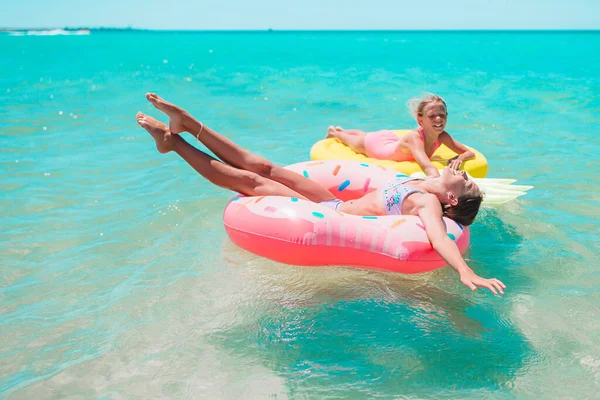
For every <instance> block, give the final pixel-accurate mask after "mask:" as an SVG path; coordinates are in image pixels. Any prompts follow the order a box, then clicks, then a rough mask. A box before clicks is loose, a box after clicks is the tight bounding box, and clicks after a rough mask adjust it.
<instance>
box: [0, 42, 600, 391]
mask: <svg viewBox="0 0 600 400" xmlns="http://www.w3.org/2000/svg"><path fill="white" fill-rule="evenodd" d="M599 45H600V34H598V33H552V32H547V33H499V32H497V33H473V32H471V33H467V32H463V33H458V32H457V33H448V32H446V33H443V32H439V33H433V32H422V33H407V32H379V33H373V32H347V33H315V32H304V33H300V32H289V33H176V32H160V33H158V32H133V33H98V32H92V34H91V35H89V36H51V37H12V36H8V35H0V49H1V50H2V53H3V54H10V57H3V58H2V59H0V104H2V105H3V106H2V107H0V120H1V121H2V123H1V124H0V145H1V146H0V168H1V170H2V172H3V179H2V181H0V190H1V193H2V197H1V200H0V210H1V211H2V215H3V217H2V227H3V229H2V230H1V231H0V240H1V242H0V243H1V244H2V245H1V246H0V255H1V257H2V263H1V267H0V331H1V332H2V335H1V337H2V338H1V339H0V357H1V362H0V397H7V398H15V399H21V398H23V399H31V398H36V399H46V398H48V399H52V398H57V399H62V398H80V397H83V398H93V397H96V398H130V397H138V398H145V397H174V398H202V397H205V398H231V399H233V398H336V397H339V398H349V399H351V398H357V399H358V398H361V399H362V398H368V397H382V398H435V399H440V398H477V399H481V398H494V399H498V398H500V399H502V398H507V399H512V398H534V397H535V398H578V399H579V398H593V397H594V396H595V395H596V393H597V392H598V389H600V346H599V345H598V343H600V323H599V322H598V321H599V320H600V319H599V315H600V295H599V289H598V288H599V287H600V273H599V272H598V271H599V264H600V263H599V261H600V260H599V255H598V251H597V250H596V249H597V248H598V245H599V244H600V243H599V242H600V239H599V238H600V235H599V233H600V229H599V228H600V224H599V223H598V218H599V217H600V206H599V205H598V201H599V200H600V196H599V194H598V193H600V184H599V183H598V182H597V177H598V171H600V169H599V166H600V165H599V162H598V158H597V154H598V152H599V151H600V141H599V139H598V137H599V133H600V132H599V128H598V127H599V126H600V125H599V123H600V118H599V115H600V102H599V98H600V89H599V88H600V82H599V77H600V62H598V61H599V60H598V57H597V56H594V54H596V52H594V51H593V49H596V48H598V47H599ZM146 91H156V92H158V93H160V94H162V95H164V96H165V97H166V98H167V99H170V100H173V101H175V102H177V103H178V104H181V105H182V106H184V107H185V108H187V109H189V110H190V111H192V112H193V113H194V114H195V115H197V116H198V117H199V118H201V119H202V120H203V121H205V122H206V123H207V124H209V125H211V126H212V127H214V128H215V129H216V130H218V131H220V132H223V133H226V134H227V135H228V136H229V137H231V138H233V139H234V140H236V141H237V142H239V143H240V144H242V145H244V146H246V147H248V148H250V149H251V150H253V151H256V152H259V153H261V154H263V155H265V156H267V157H269V158H271V159H273V160H274V161H276V162H278V163H281V164H290V163H294V162H299V161H303V160H305V159H307V158H308V150H309V148H310V146H311V144H312V143H313V142H315V141H316V140H318V139H320V138H321V137H322V136H323V135H324V134H325V130H326V128H327V126H328V125H331V124H339V125H342V126H345V127H356V128H362V129H365V130H369V129H382V128H399V129H401V128H408V127H412V126H413V122H412V121H411V118H410V115H409V113H408V111H407V109H406V107H405V103H406V101H407V100H408V99H409V98H410V97H414V96H418V95H419V94H420V93H421V92H423V91H430V92H435V93H439V94H441V95H442V96H444V98H445V99H446V100H447V102H448V104H449V112H450V119H449V123H448V131H449V132H451V133H453V134H454V135H455V136H456V137H457V138H458V139H459V140H461V141H463V142H466V143H468V144H469V145H472V146H473V147H475V148H477V149H478V150H480V151H481V152H483V153H484V154H485V155H486V157H487V159H488V161H489V163H490V173H489V175H488V176H489V177H503V178H516V179H518V183H520V184H526V185H533V186H535V188H534V189H533V190H531V191H530V192H529V193H528V194H527V195H526V196H524V197H521V198H519V199H518V200H516V201H514V202H512V203H509V204H506V205H504V206H500V207H496V208H487V209H485V210H483V212H482V213H481V214H480V216H479V217H478V220H477V223H476V224H475V225H474V226H473V228H472V242H471V247H470V250H469V252H468V254H467V258H468V262H469V264H470V265H471V266H472V267H473V268H474V269H475V270H476V271H478V272H479V273H480V274H481V275H483V276H490V277H491V276H495V277H497V278H499V279H501V280H502V281H504V282H505V283H506V284H507V286H508V289H507V291H506V295H505V296H504V297H502V298H496V297H494V296H491V295H489V294H487V293H484V292H482V291H480V292H477V293H471V292H469V291H468V290H467V289H465V288H463V287H462V286H461V285H460V283H459V282H458V279H457V278H456V276H455V274H454V273H453V272H452V271H451V270H449V269H447V268H446V269H442V270H438V271H435V272H433V273H429V274H423V275H417V276H403V275H399V274H393V273H381V272H374V271H367V270H360V269H355V268H334V267H331V268H306V267H294V266H288V265H282V264H278V263H274V262H271V261H268V260H264V259H261V258H259V257H256V256H254V255H252V254H249V253H247V252H245V251H243V250H240V249H239V248H237V247H236V246H235V245H233V244H232V243H231V242H230V241H229V240H228V238H227V235H226V234H225V232H224V229H223V226H222V223H221V215H222V209H223V206H224V204H225V202H226V201H227V199H228V198H229V197H230V196H231V194H230V193H229V192H227V191H225V190H223V189H219V188H215V187H213V186H211V185H210V184H207V183H206V182H204V181H203V180H201V179H200V178H199V177H198V176H197V175H196V174H195V173H194V172H193V171H192V170H191V169H190V168H189V167H188V166H187V165H185V164H184V163H183V162H182V161H181V160H179V159H177V157H176V156H175V155H172V154H169V155H166V156H160V155H158V153H156V150H155V148H154V145H153V143H152V140H151V139H150V137H149V136H148V135H147V133H145V132H144V131H142V130H140V129H139V127H137V125H136V124H135V119H134V116H135V113H136V111H138V110H142V111H144V112H148V113H150V114H151V115H154V116H156V117H159V116H160V114H159V113H157V112H156V111H155V110H154V109H152V108H151V107H150V106H149V105H148V104H147V103H146V102H145V99H144V93H145V92H146Z"/></svg>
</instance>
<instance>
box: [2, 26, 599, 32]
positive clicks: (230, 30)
mask: <svg viewBox="0 0 600 400" xmlns="http://www.w3.org/2000/svg"><path fill="white" fill-rule="evenodd" d="M50 30H63V31H67V32H77V31H82V30H88V31H90V32H132V33H133V32H156V33H169V32H171V33H265V32H272V33H311V32H312V33H315V32H318V33H357V32H368V33H394V32H406V33H432V32H437V33H462V32H470V33H600V29H439V30H434V29H358V30H357V29H270V28H269V29H202V30H200V29H199V30H193V29H185V30H181V29H146V28H105V27H99V28H90V27H66V28H65V27H49V28H48V27H45V28H34V27H31V28H8V27H1V28H0V32H41V31H50Z"/></svg>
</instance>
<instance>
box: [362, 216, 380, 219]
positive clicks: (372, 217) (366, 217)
mask: <svg viewBox="0 0 600 400" xmlns="http://www.w3.org/2000/svg"><path fill="white" fill-rule="evenodd" d="M363 219H379V217H376V216H374V215H363Z"/></svg>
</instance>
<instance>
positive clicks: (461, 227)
mask: <svg viewBox="0 0 600 400" xmlns="http://www.w3.org/2000/svg"><path fill="white" fill-rule="evenodd" d="M456 225H458V227H459V228H460V230H461V231H464V230H465V227H464V226H462V225H461V224H459V223H458V222H457V223H456Z"/></svg>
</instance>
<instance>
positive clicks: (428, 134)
mask: <svg viewBox="0 0 600 400" xmlns="http://www.w3.org/2000/svg"><path fill="white" fill-rule="evenodd" d="M419 130H420V131H421V132H423V136H424V137H425V139H434V140H435V139H437V138H438V137H439V136H440V135H441V134H442V132H440V133H437V132H435V131H432V132H428V131H426V130H425V128H423V127H422V126H419Z"/></svg>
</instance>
